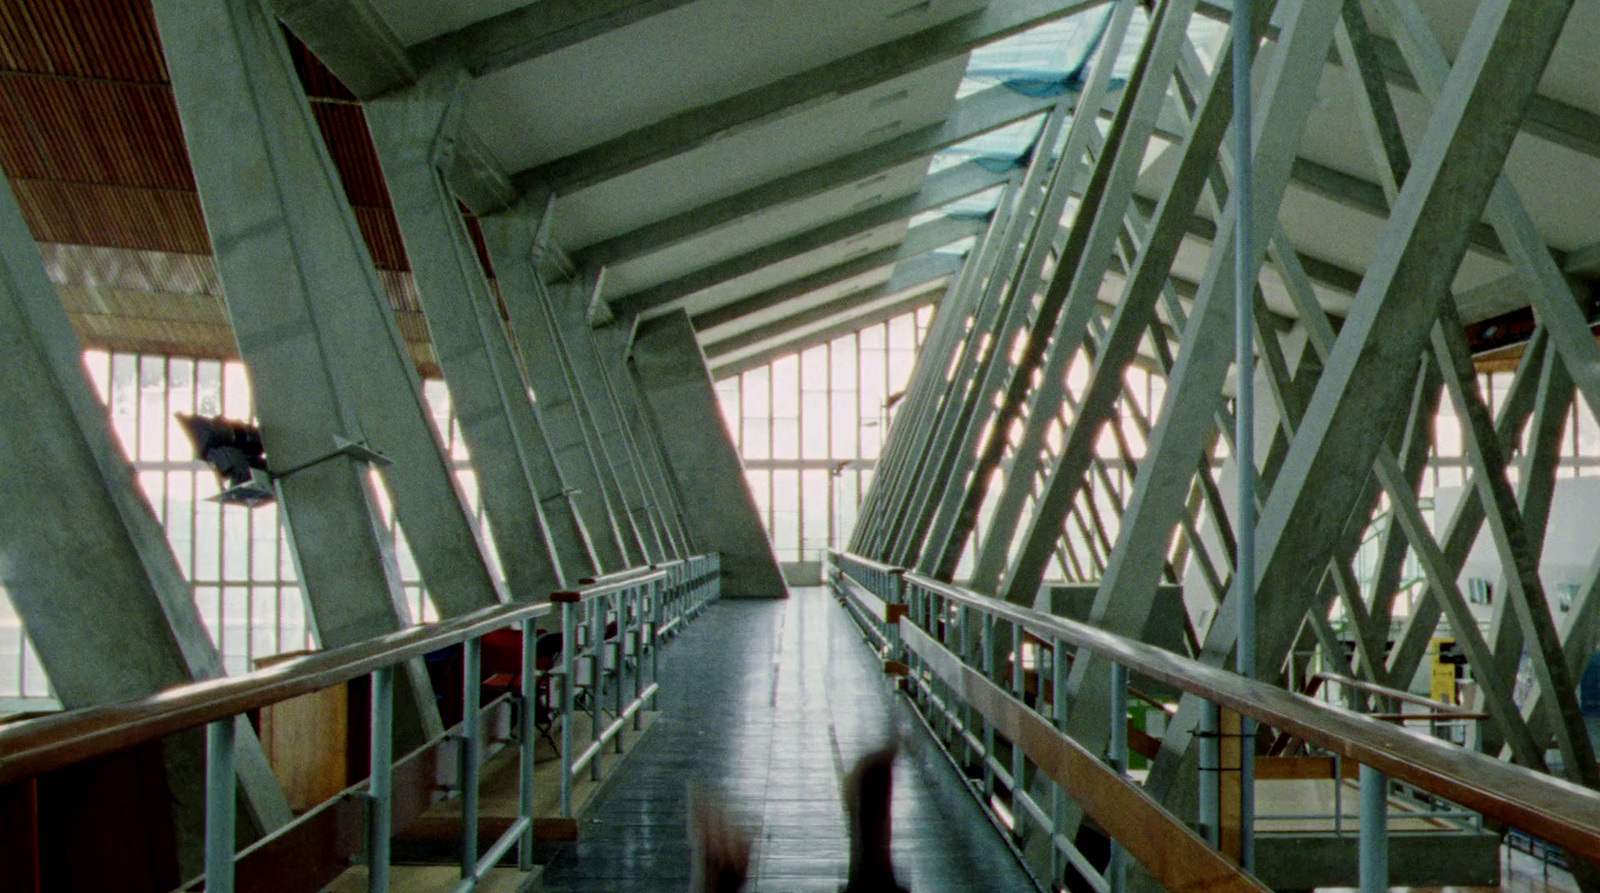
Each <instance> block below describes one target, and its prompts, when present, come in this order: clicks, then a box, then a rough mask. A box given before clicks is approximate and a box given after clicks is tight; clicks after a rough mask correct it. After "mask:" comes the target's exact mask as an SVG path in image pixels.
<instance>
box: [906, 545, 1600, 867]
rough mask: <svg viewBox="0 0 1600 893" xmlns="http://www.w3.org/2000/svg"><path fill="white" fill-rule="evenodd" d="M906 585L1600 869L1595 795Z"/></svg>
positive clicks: (1032, 615) (1166, 659)
mask: <svg viewBox="0 0 1600 893" xmlns="http://www.w3.org/2000/svg"><path fill="white" fill-rule="evenodd" d="M906 581H907V583H909V584H912V585H914V586H916V587H918V588H920V589H923V590H926V591H929V592H933V593H937V594H938V595H940V596H941V597H944V598H948V599H950V600H952V601H956V602H960V603H963V604H967V605H970V606H972V607H975V608H978V609H980V610H983V611H987V612H989V613H991V614H994V615H996V616H998V617H1003V618H1005V619H1006V620H1010V621H1013V622H1015V623H1018V624H1021V625H1022V626H1023V627H1024V628H1026V629H1028V630H1029V631H1031V632H1033V633H1034V634H1035V635H1038V636H1040V637H1041V638H1055V639H1060V640H1061V641H1063V642H1066V643H1068V644H1071V645H1073V646H1074V647H1076V648H1082V649H1088V650H1089V651H1091V652H1093V653H1095V654H1098V655H1100V656H1102V657H1105V658H1107V659H1110V660H1112V661H1115V662H1117V663H1119V664H1122V665H1123V666H1126V667H1127V668H1129V669H1130V670H1133V671H1134V672H1137V673H1140V674H1143V675H1145V676H1149V677H1151V678H1154V679H1157V680H1159V681H1161V682H1165V683H1167V684H1168V685H1171V686H1173V687H1175V688H1179V689H1182V690H1184V691H1187V692H1190V693H1192V694H1195V695H1198V696H1200V697H1201V698H1204V699H1206V700H1208V701H1211V702H1213V703H1216V704H1219V705H1221V706H1223V707H1226V708H1227V709H1229V710H1233V711H1235V712H1238V713H1242V714H1244V715H1245V716H1249V717H1251V718H1253V719H1256V720H1258V721H1260V722H1263V723H1265V724H1267V725H1269V726H1271V727H1273V728H1277V729H1280V730H1283V731H1286V732H1289V733H1291V734H1293V735H1294V736H1295V737H1297V738H1300V739H1301V740H1304V741H1309V742H1312V743H1314V744H1317V745H1319V746H1321V747H1324V748H1326V749H1328V750H1330V751H1333V752H1335V753H1338V754H1340V755H1341V756H1342V757H1344V758H1345V759H1350V760H1354V761H1355V762H1358V763H1363V764H1365V765H1368V766H1372V767H1373V768H1375V769H1378V770H1380V771H1382V772H1384V773H1385V774H1387V775H1389V776H1391V777H1393V778H1396V779H1399V780H1401V781H1405V782H1407V783H1409V784H1412V785H1415V786H1417V787H1419V788H1422V789H1424V790H1427V791H1430V792H1432V793H1435V794H1438V795H1439V796H1441V797H1444V798H1446V799H1448V800H1452V801H1454V802H1456V803H1459V804H1461V805H1462V806H1465V807H1467V808H1468V809H1471V810H1474V811H1476V812H1480V813H1482V814H1484V815H1486V816H1489V817H1490V818H1493V819H1496V820H1498V821H1502V822H1505V823H1506V824H1509V825H1512V826H1514V827H1517V828H1521V829H1523V830H1525V831H1528V832H1530V833H1533V834H1535V835H1537V836H1539V837H1542V838H1544V839H1546V840H1549V841H1551V842H1553V843H1556V844H1558V845H1560V846H1562V847H1564V848H1565V849H1567V850H1568V851H1569V852H1573V853H1576V854H1578V855H1580V856H1582V857H1584V858H1586V859H1591V860H1600V792H1597V791H1593V790H1590V789H1588V788H1584V787H1581V786H1579V785H1576V784H1572V783H1571V782H1568V781H1565V780H1563V779H1559V778H1555V777H1553V776H1550V775H1546V774H1544V773H1541V772H1535V771H1533V770H1531V769H1526V768H1524V767H1521V766H1517V765H1513V764H1511V763H1508V762H1503V761H1501V760H1498V759H1495V758H1493V757H1489V756H1485V755H1483V754H1479V753H1474V752H1472V751H1468V750H1466V749H1464V748H1461V747H1457V746H1455V745H1453V744H1449V743H1447V742H1444V741H1440V740H1438V739H1436V738H1432V737H1430V736H1425V735H1420V734H1417V733H1413V732H1409V731H1406V730H1405V729H1403V728H1400V727H1398V726H1394V725H1390V724H1388V723H1385V722H1380V721H1378V720H1376V719H1373V718H1371V717H1368V716H1362V715H1360V714H1357V713H1354V712H1352V711H1349V710H1346V709H1344V708H1342V707H1336V706H1333V705H1330V704H1324V703H1321V702H1319V701H1314V700H1312V699H1310V698H1306V697H1304V696H1301V695H1297V694H1294V693H1292V692H1289V691H1287V690H1285V689H1282V688H1278V687H1276V686H1272V685H1268V684H1266V683H1264V682H1258V681H1256V680H1252V679H1246V678H1244V677H1242V676H1239V675H1238V674H1236V673H1231V672H1228V671H1226V670H1223V669H1221V668H1218V667H1214V666H1210V665H1208V664H1203V663H1201V662H1199V661H1196V660H1192V659H1190V658H1187V657H1183V656H1181V655H1178V654H1174V653H1172V652H1170V651H1166V650H1164V649H1161V648H1157V647H1155V646H1154V645H1149V644H1146V643H1144V642H1139V641H1136V640H1133V639H1128V638H1125V637H1122V636H1118V635H1115V634H1113V633H1109V632H1106V631H1105V630H1101V629H1097V628H1095V627H1092V626H1089V625H1087V624H1083V623H1078V622H1076V621H1073V620H1068V619H1066V618H1063V617H1055V616H1052V615H1048V614H1041V613H1039V612H1037V611H1033V610H1030V609H1027V608H1020V607H1017V606H1016V605H1012V604H1009V603H1007V602H1003V601H1000V600H998V599H993V598H988V597H986V596H982V595H978V594H977V593H974V592H970V591H968V590H965V589H961V588H959V587H955V586H951V585H949V584H947V583H942V582H940V581H938V580H934V579H932V578H930V577H925V576H922V575H921V574H915V573H908V574H906Z"/></svg>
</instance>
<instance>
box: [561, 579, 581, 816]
mask: <svg viewBox="0 0 1600 893" xmlns="http://www.w3.org/2000/svg"><path fill="white" fill-rule="evenodd" d="M576 612H577V606H576V605H574V604H573V603H572V602H570V601H564V602H562V603H561V817H562V818H564V819H570V818H572V715H573V714H574V713H575V712H577V711H576V709H575V705H574V703H573V702H574V700H575V699H574V697H573V688H574V686H573V676H574V675H575V669H574V661H573V652H575V651H576V650H577V649H578V617H577V613H576Z"/></svg>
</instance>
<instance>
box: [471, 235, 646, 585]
mask: <svg viewBox="0 0 1600 893" xmlns="http://www.w3.org/2000/svg"><path fill="white" fill-rule="evenodd" d="M539 213H540V212H538V211H533V210H530V209H529V208H528V207H526V206H522V205H519V206H518V207H517V208H513V209H510V210H506V211H501V212H499V213H496V214H489V215H486V216H484V217H481V218H479V224H480V225H481V226H482V227H483V238H484V242H485V243H486V244H487V245H488V246H489V258H490V260H491V261H492V262H493V263H494V269H495V277H496V279H497V280H498V281H499V283H500V297H501V299H502V300H504V301H505V306H506V312H507V313H508V314H509V315H510V322H511V331H512V334H513V335H514V336H515V337H516V342H517V353H518V355H519V356H520V357H521V358H522V368H523V371H524V372H525V373H526V374H527V376H528V382H529V384H532V385H533V393H534V397H535V398H536V400H537V402H538V407H539V415H540V418H541V419H542V420H543V421H544V430H545V435H546V437H547V438H548V439H549V445H550V450H551V453H552V454H553V455H554V457H555V461H556V466H557V467H558V468H559V469H560V470H561V474H562V475H563V477H564V478H565V480H566V481H567V482H568V485H569V486H570V489H569V491H568V494H569V496H570V500H569V504H570V506H571V507H572V509H573V510H574V511H575V512H576V514H577V515H578V516H579V517H581V518H582V523H583V526H584V527H585V529H587V530H588V531H589V545H590V548H591V552H592V554H593V555H594V559H595V562H596V569H597V570H599V571H601V572H605V573H609V572H611V571H619V570H622V569H624V568H626V567H628V566H629V563H630V562H629V557H628V556H627V555H626V554H625V553H624V552H623V528H622V526H621V525H620V524H619V519H618V518H617V517H616V516H615V515H614V514H613V512H612V509H611V506H610V504H609V502H608V500H607V497H606V489H605V485H604V484H603V483H602V480H601V472H602V469H601V467H600V465H599V463H598V462H597V461H596V456H595V455H594V453H593V451H592V450H591V449H590V447H589V435H588V432H587V431H586V430H585V422H584V418H583V413H582V409H583V407H582V406H581V405H580V404H579V402H578V398H577V396H576V395H575V389H576V384H575V383H574V382H573V380H572V370H571V369H570V368H569V367H568V364H567V361H566V358H565V357H564V356H563V352H562V349H561V342H560V340H559V339H558V338H557V336H556V330H555V325H554V323H553V321H552V320H551V319H550V314H549V312H548V309H547V308H546V306H545V297H544V296H545V292H546V290H545V285H544V282H543V281H542V280H541V279H540V278H539V257H540V256H541V254H542V253H543V249H542V242H543V234H542V233H541V231H540V230H541V228H540V225H539V223H537V222H536V221H537V220H538V219H539Z"/></svg>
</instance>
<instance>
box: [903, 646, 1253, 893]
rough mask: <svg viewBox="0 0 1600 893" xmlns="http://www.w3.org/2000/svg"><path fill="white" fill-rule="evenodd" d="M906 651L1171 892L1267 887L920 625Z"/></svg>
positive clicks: (1240, 889) (1244, 889)
mask: <svg viewBox="0 0 1600 893" xmlns="http://www.w3.org/2000/svg"><path fill="white" fill-rule="evenodd" d="M904 640H905V643H906V645H907V647H909V648H910V649H911V650H912V651H913V652H914V653H915V654H916V655H917V656H918V657H919V658H921V660H922V663H923V665H924V666H926V667H927V668H928V669H929V670H930V671H931V672H932V673H933V674H934V675H935V676H937V677H939V679H940V680H941V681H943V682H944V684H945V685H947V686H949V687H950V688H951V689H952V690H954V691H955V692H957V693H958V694H959V695H960V696H961V697H962V698H963V700H965V701H966V702H967V703H969V704H971V705H972V706H973V707H975V708H976V709H977V710H978V712H979V713H981V714H983V716H984V717H985V718H986V719H988V720H989V722H990V723H992V724H993V725H994V728H995V731H997V732H999V733H1000V734H1002V735H1004V736H1005V737H1006V738H1007V739H1009V740H1010V741H1012V742H1013V743H1014V745H1015V746H1016V747H1018V748H1020V749H1021V750H1022V751H1023V753H1025V754H1027V756H1028V759H1029V760H1031V761H1033V763H1034V765H1036V766H1038V767H1039V771H1040V772H1042V773H1044V774H1045V775H1048V776H1049V777H1050V778H1051V779H1052V780H1054V781H1055V782H1056V784H1058V785H1060V786H1061V787H1062V789H1063V790H1064V791H1066V793H1067V794H1068V795H1069V796H1071V797H1072V798H1073V799H1074V800H1076V801H1077V802H1078V803H1079V804H1081V805H1082V806H1083V809H1084V812H1086V813H1088V814H1089V815H1090V816H1092V817H1093V818H1094V819H1095V820H1096V821H1097V822H1099V823H1100V825H1101V827H1103V828H1105V829H1106V831H1107V832H1108V833H1109V834H1110V835H1111V836H1112V837H1113V838H1114V839H1116V840H1117V842H1118V843H1120V844H1121V845H1122V846H1123V848H1124V849H1125V850H1126V851H1127V852H1128V854H1129V855H1131V856H1132V857H1133V858H1135V859H1137V860H1138V861H1139V863H1140V864H1142V865H1144V866H1145V867H1146V868H1147V869H1148V870H1149V871H1150V873H1151V874H1152V875H1153V876H1154V877H1155V879H1156V880H1157V881H1158V882H1159V883H1160V884H1161V886H1162V887H1164V888H1166V889H1169V890H1181V891H1190V890H1195V891H1199V890H1239V891H1252V893H1265V891H1266V890H1267V888H1266V887H1265V886H1264V885H1262V884H1261V883H1260V882H1259V881H1257V880H1256V879H1255V878H1252V877H1250V876H1249V875H1247V874H1245V873H1244V872H1243V871H1241V870H1240V868H1239V866H1238V865H1236V864H1234V863H1233V862H1231V861H1230V860H1229V859H1228V858H1227V857H1225V856H1223V855H1222V854H1221V853H1219V852H1218V851H1216V850H1214V849H1212V848H1211V847H1210V846H1208V845H1207V844H1206V842H1205V841H1204V840H1202V839H1201V838H1200V836H1199V835H1197V834H1196V833H1195V832H1194V831H1193V830H1192V829H1190V828H1189V826H1188V825H1186V824H1184V822H1183V821H1182V820H1181V819H1179V818H1177V817H1176V816H1174V815H1172V814H1171V813H1169V812H1167V810H1165V809H1164V808H1162V807H1161V805H1160V804H1158V803H1156V802H1155V801H1154V800H1153V799H1151V798H1150V796H1149V795H1148V794H1146V793H1145V792H1144V790H1143V789H1142V788H1140V787H1139V786H1138V785H1135V784H1134V783H1133V782H1132V781H1130V780H1129V779H1128V778H1126V777H1125V776H1123V775H1122V773H1120V772H1118V771H1117V770H1115V769H1113V768H1111V767H1110V766H1107V765H1106V764H1105V762H1104V761H1103V760H1101V759H1099V758H1098V757H1097V756H1096V755H1094V754H1091V753H1089V752H1088V751H1087V750H1085V749H1084V748H1083V747H1082V746H1081V745H1079V744H1078V742H1076V741H1074V740H1073V739H1072V738H1070V737H1068V736H1067V735H1066V734H1065V733H1063V732H1061V731H1059V730H1057V729H1056V728H1055V727H1053V726H1052V725H1051V724H1050V722H1049V721H1048V720H1046V719H1045V718H1044V717H1042V716H1040V715H1039V714H1038V713H1036V712H1035V711H1033V710H1031V709H1029V708H1028V707H1027V706H1025V705H1024V704H1023V703H1022V702H1021V701H1018V700H1017V699H1016V698H1015V697H1014V696H1013V695H1012V694H1011V693H1010V692H1007V691H1006V690H1004V689H1002V688H1001V687H1000V686H998V685H996V684H995V683H994V682H992V681H990V680H989V679H987V678H985V677H984V675H983V674H982V673H980V672H978V671H977V670H975V669H973V668H972V667H970V666H967V665H966V664H965V663H963V662H962V661H961V659H960V658H958V657H956V655H955V654H954V653H952V652H951V651H949V650H948V649H946V648H945V647H944V646H943V645H941V644H940V643H938V642H936V641H934V639H933V637H932V636H930V635H928V634H927V633H926V632H924V631H923V630H922V628H921V627H918V626H916V625H915V624H909V625H908V627H907V629H906V630H905V633H904Z"/></svg>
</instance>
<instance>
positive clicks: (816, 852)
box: [543, 587, 1034, 893]
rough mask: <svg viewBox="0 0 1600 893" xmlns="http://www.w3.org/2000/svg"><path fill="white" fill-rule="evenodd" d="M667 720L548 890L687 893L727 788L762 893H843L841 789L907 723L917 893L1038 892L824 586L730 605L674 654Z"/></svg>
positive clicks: (907, 820)
mask: <svg viewBox="0 0 1600 893" xmlns="http://www.w3.org/2000/svg"><path fill="white" fill-rule="evenodd" d="M662 691H663V695H662V698H661V709H662V711H663V714H664V715H663V717H662V719H661V720H660V721H659V722H658V723H657V724H656V727H655V728H654V729H653V730H652V731H651V733H650V736H649V737H648V738H647V739H646V741H645V742H643V744H642V745H641V746H640V748H639V750H638V751H636V752H635V753H634V754H633V755H632V756H631V757H630V759H629V765H628V767H627V768H628V772H627V776H626V777H625V778H623V779H619V781H618V783H617V784H615V785H614V786H613V787H612V788H611V790H610V791H609V792H608V793H607V794H606V795H605V796H604V797H603V798H602V800H601V801H600V802H599V803H598V804H596V807H595V809H594V811H593V812H592V813H591V814H590V817H589V820H588V821H586V822H585V823H584V825H583V826H582V828H581V831H580V837H581V839H580V841H579V842H578V843H576V844H570V845H566V846H563V847H562V848H561V851H560V852H559V853H558V854H557V855H556V856H555V858H554V859H553V860H552V861H551V862H550V864H549V865H548V867H547V868H546V870H545V873H544V884H543V889H544V890H547V891H573V893H576V891H652V893H654V891H663V890H666V891H671V890H684V889H687V884H688V877H689V862H690V854H689V846H688V842H687V839H686V837H685V832H684V827H685V810H684V793H685V791H686V789H687V788H688V786H689V785H690V784H691V783H694V784H698V785H701V786H704V787H707V788H713V789H717V790H721V791H722V792H723V793H724V795H725V797H726V799H727V801H728V803H729V805H730V807H731V809H732V811H733V812H734V813H735V814H736V816H738V817H739V818H740V820H741V822H742V823H744V824H747V825H748V826H749V827H750V828H751V829H752V833H753V834H754V835H755V837H756V839H757V844H756V854H755V864H754V866H753V867H754V876H753V883H752V884H751V885H750V886H749V887H747V889H750V890H760V891H775V893H776V891H784V893H809V891H826V893H835V891H837V890H838V889H839V886H840V885H841V884H842V883H843V881H844V873H845V864H846V860H847V858H848V852H849V846H848V841H847V837H846V831H845V827H844V812H843V807H842V806H841V804H840V800H839V780H840V778H841V777H842V776H843V774H844V772H845V771H847V769H848V768H849V767H850V765H852V764H853V763H854V761H855V759H856V757H857V756H859V755H860V754H862V753H864V752H866V751H867V750H869V749H871V748H873V747H875V746H877V745H878V744H881V743H882V742H883V741H884V740H885V739H886V738H887V736H888V735H889V733H890V731H891V730H892V729H893V727H894V726H895V724H896V723H898V724H899V725H900V727H901V729H902V734H903V735H904V736H905V739H906V748H905V750H903V751H902V754H901V757H900V760H899V761H898V762H897V763H896V766H895V779H894V781H895V791H894V794H895V796H894V801H895V802H894V861H895V865H896V867H897V870H898V871H899V874H900V879H901V883H903V884H906V885H908V886H909V887H910V888H911V889H912V890H913V891H914V893H942V891H971V890H997V891H1007V890H1032V889H1034V887H1033V884H1032V882H1031V881H1030V880H1029V879H1028V877H1027V875H1026V874H1024V872H1023V871H1022V869H1021V868H1020V867H1019V866H1018V865H1017V863H1016V862H1015V860H1014V859H1013V858H1012V856H1011V853H1010V851H1009V850H1008V849H1007V848H1006V846H1005V844H1004V842H1003V841H1002V840H1001V839H1000V837H999V836H998V835H997V834H996V833H995V832H994V830H993V829H992V827H991V826H990V824H989V823H988V821H987V820H986V819H985V818H984V816H983V814H982V812H981V811H980V810H979V809H978V807H977V805H976V804H975V803H974V802H973V801H972V799H971V797H969V796H968V795H967V794H966V792H965V791H963V790H962V786H963V782H962V781H961V779H960V778H959V777H958V776H957V775H956V773H955V770H953V769H952V768H951V767H950V766H949V764H948V763H946V762H945V760H944V757H943V756H941V755H940V754H939V753H938V751H937V750H935V749H934V748H933V745H932V744H931V742H930V741H929V739H928V738H927V737H926V735H925V734H924V733H923V732H922V731H921V729H920V727H918V726H916V725H915V720H914V719H912V718H910V716H909V714H907V713H906V712H904V711H905V710H906V708H905V707H904V705H902V704H900V703H898V702H897V698H896V696H895V695H893V694H892V692H891V691H890V690H889V688H888V685H887V683H886V682H885V680H884V677H883V673H882V670H881V669H880V668H879V667H878V665H877V664H876V662H875V660H874V658H873V657H872V655H871V653H870V652H869V651H868V650H867V649H866V647H864V646H863V645H862V643H861V637H860V634H859V632H858V631H857V629H856V628H855V626H854V625H853V624H852V623H851V621H850V618H849V617H848V616H847V615H846V614H845V612H844V609H843V608H840V607H839V606H838V604H837V603H835V602H834V601H833V599H832V597H831V596H830V595H829V594H828V592H827V591H826V590H825V589H823V588H821V587H807V588H803V589H796V590H794V596H793V597H792V598H790V599H788V600H786V601H770V602H762V601H726V602H721V603H718V604H716V605H714V606H713V607H712V608H711V609H710V610H709V611H708V612H707V613H706V615H705V616H704V617H702V618H701V619H700V620H699V621H697V622H695V623H694V624H693V625H692V626H690V627H689V629H688V630H687V631H686V632H685V633H684V635H683V636H681V637H680V638H678V639H677V640H676V641H674V642H673V643H671V644H670V645H669V646H668V647H667V648H666V649H665V650H664V651H663V652H662Z"/></svg>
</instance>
